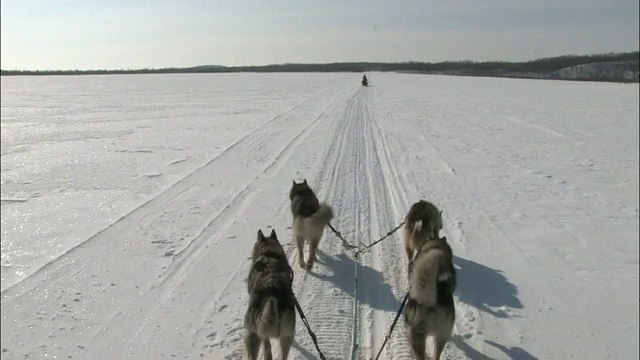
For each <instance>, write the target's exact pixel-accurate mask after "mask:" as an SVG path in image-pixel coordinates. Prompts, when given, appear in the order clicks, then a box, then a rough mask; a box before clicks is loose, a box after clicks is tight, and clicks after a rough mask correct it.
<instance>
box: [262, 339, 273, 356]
mask: <svg viewBox="0 0 640 360" xmlns="http://www.w3.org/2000/svg"><path fill="white" fill-rule="evenodd" d="M262 352H263V353H264V360H273V355H272V354H271V340H269V339H263V340H262Z"/></svg>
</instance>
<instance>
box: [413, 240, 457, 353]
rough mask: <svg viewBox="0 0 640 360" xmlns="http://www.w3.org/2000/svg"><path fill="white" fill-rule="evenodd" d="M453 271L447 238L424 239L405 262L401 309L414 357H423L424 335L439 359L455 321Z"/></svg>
mask: <svg viewBox="0 0 640 360" xmlns="http://www.w3.org/2000/svg"><path fill="white" fill-rule="evenodd" d="M455 288H456V271H455V268H454V267H453V254H452V251H451V247H450V246H449V244H447V238H445V237H443V238H441V239H437V240H431V241H427V242H426V243H425V244H424V245H423V246H422V247H421V248H420V249H419V250H418V253H417V254H416V256H415V258H414V259H413V260H412V261H411V262H410V263H409V297H408V300H407V305H406V307H405V309H404V320H405V329H406V331H407V339H408V341H409V345H410V347H411V351H412V352H413V356H414V357H415V358H416V359H420V360H424V359H426V340H427V336H433V338H434V342H435V348H434V353H433V359H435V360H439V359H440V355H441V354H442V349H444V346H445V344H446V343H447V341H449V340H450V339H451V333H452V332H453V324H454V322H455V307H454V303H453V291H454V290H455Z"/></svg>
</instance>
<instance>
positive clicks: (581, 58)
mask: <svg viewBox="0 0 640 360" xmlns="http://www.w3.org/2000/svg"><path fill="white" fill-rule="evenodd" d="M603 62H625V63H629V64H630V66H631V69H632V70H634V71H635V72H636V74H637V72H638V64H639V63H640V52H638V51H634V52H626V53H608V54H596V55H564V56H557V57H549V58H541V59H536V60H531V61H526V62H507V61H485V62H474V61H469V60H463V61H444V62H438V63H429V62H417V61H408V62H399V63H398V62H396V63H382V62H337V63H322V64H301V63H292V64H273V65H256V66H221V65H203V66H195V67H184V68H158V69H150V68H145V69H126V70H124V69H123V70H0V75H3V76H4V75H7V76H10V75H101V74H105V75H106V74H171V73H231V72H367V71H383V72H384V71H402V72H420V73H451V74H455V73H456V72H459V73H460V72H462V73H464V74H465V75H481V76H482V75H485V76H487V75H500V74H503V75H504V74H513V73H519V74H532V75H535V74H549V73H552V72H557V71H559V70H561V69H565V68H569V67H572V66H578V65H584V64H592V63H603ZM505 76H506V75H505ZM636 79H637V76H636ZM611 80H613V81H615V79H608V80H607V81H611ZM636 82H637V80H636Z"/></svg>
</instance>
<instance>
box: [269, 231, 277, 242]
mask: <svg viewBox="0 0 640 360" xmlns="http://www.w3.org/2000/svg"><path fill="white" fill-rule="evenodd" d="M269 237H270V238H272V239H275V240H278V235H276V229H271V235H269Z"/></svg>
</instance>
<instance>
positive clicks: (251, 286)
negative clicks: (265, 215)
mask: <svg viewBox="0 0 640 360" xmlns="http://www.w3.org/2000/svg"><path fill="white" fill-rule="evenodd" d="M292 281H293V270H292V269H291V267H290V266H289V263H288V261H287V257H286V254H285V252H284V249H283V248H282V245H280V242H279V241H278V238H277V235H276V232H275V230H272V231H271V234H270V235H269V237H265V236H264V234H263V233H262V230H258V239H257V241H256V243H255V245H254V246H253V253H252V263H251V270H250V271H249V278H248V280H247V289H248V292H249V307H248V309H247V312H246V314H245V317H244V329H245V338H244V342H245V347H246V349H247V356H248V358H249V359H251V360H254V359H257V358H258V352H259V350H260V344H261V343H262V345H263V353H264V358H265V359H267V360H271V359H272V354H271V340H270V339H273V338H278V339H279V341H280V353H281V355H282V359H287V357H288V355H289V350H290V349H291V344H292V342H293V336H294V333H295V325H296V314H295V307H294V306H295V305H294V303H295V300H294V297H293V291H292V290H291V282H292Z"/></svg>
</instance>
